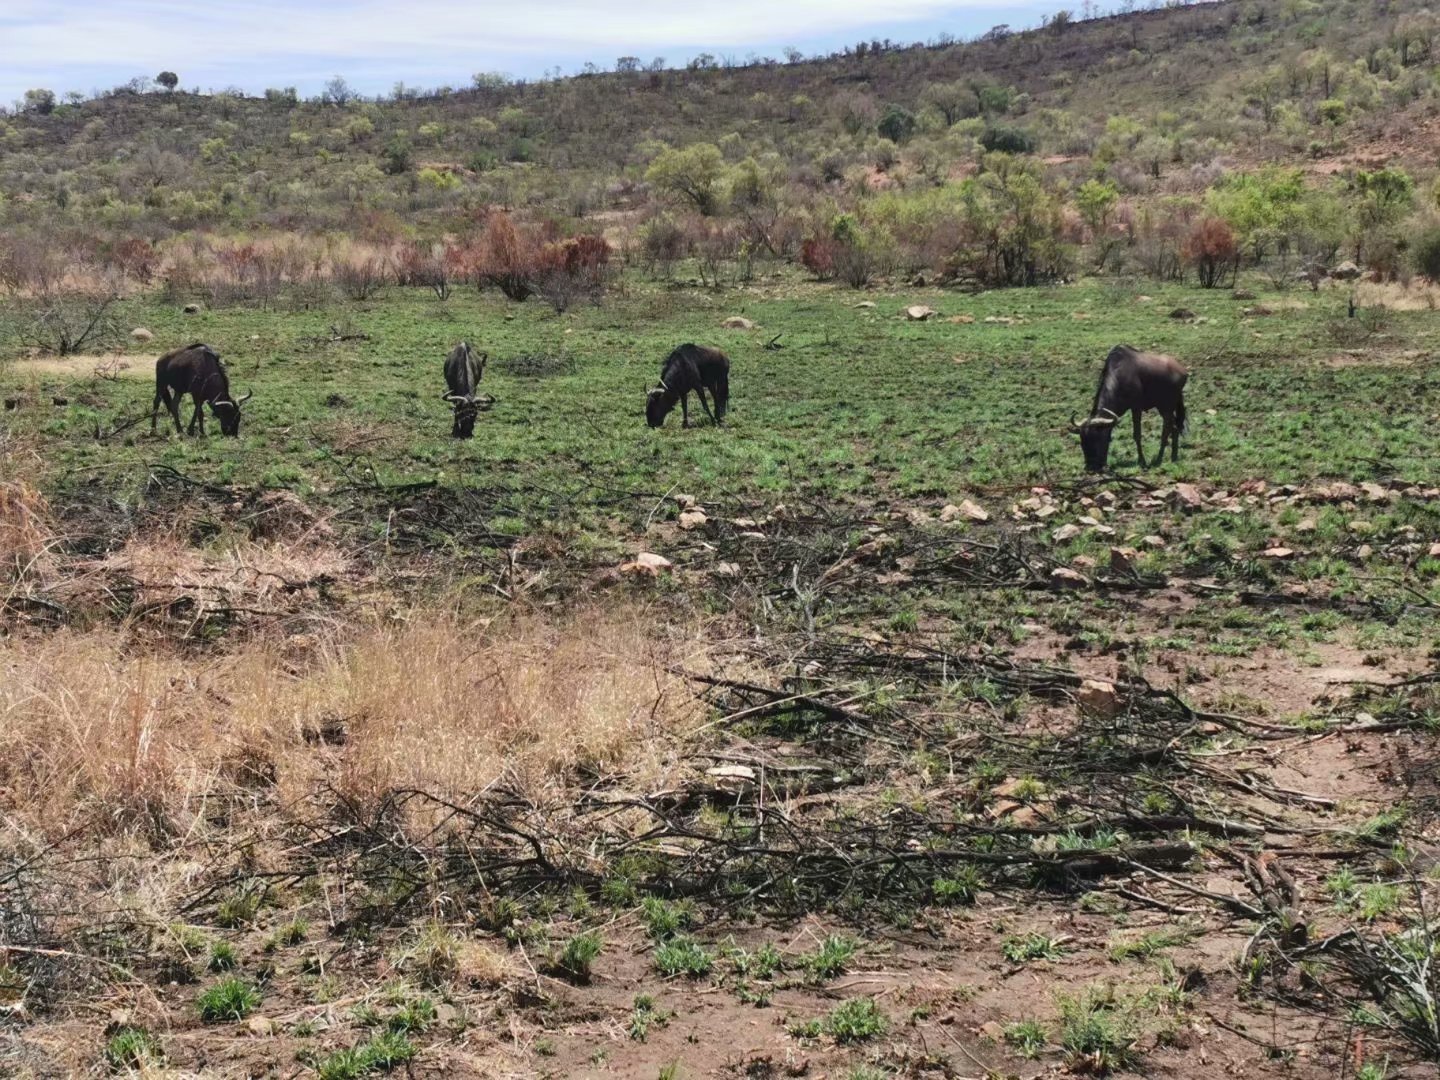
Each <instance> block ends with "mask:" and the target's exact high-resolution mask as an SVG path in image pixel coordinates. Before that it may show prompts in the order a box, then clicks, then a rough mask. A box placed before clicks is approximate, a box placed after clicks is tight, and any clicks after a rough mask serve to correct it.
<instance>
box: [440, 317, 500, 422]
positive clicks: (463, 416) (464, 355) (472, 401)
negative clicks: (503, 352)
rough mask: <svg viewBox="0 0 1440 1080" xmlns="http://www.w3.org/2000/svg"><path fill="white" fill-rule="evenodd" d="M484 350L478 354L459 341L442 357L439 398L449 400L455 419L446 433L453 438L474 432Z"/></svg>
mask: <svg viewBox="0 0 1440 1080" xmlns="http://www.w3.org/2000/svg"><path fill="white" fill-rule="evenodd" d="M488 359H489V355H488V354H487V353H480V354H479V355H478V356H477V355H476V354H475V352H474V351H473V350H472V349H471V348H470V346H469V344H468V343H466V342H464V341H462V342H460V344H459V345H456V346H455V348H453V349H452V350H450V355H449V356H447V357H446V358H445V386H446V390H445V393H444V394H442V395H441V400H442V401H448V402H450V405H451V406H452V407H453V408H454V410H455V420H454V423H453V424H451V426H450V434H451V435H453V436H454V437H455V438H457V439H468V438H470V437H471V436H472V435H474V434H475V415H476V413H478V412H479V411H480V404H479V402H478V401H477V400H476V397H475V391H476V389H477V388H478V387H479V385H480V380H481V378H483V377H484V375H485V361H486V360H488Z"/></svg>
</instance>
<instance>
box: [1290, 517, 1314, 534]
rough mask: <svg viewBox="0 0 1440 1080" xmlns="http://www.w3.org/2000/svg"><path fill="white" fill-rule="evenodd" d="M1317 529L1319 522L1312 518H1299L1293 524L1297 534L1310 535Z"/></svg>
mask: <svg viewBox="0 0 1440 1080" xmlns="http://www.w3.org/2000/svg"><path fill="white" fill-rule="evenodd" d="M1319 527H1320V522H1318V521H1317V520H1315V519H1314V518H1313V517H1306V518H1301V519H1300V520H1299V521H1297V522H1296V523H1295V531H1296V532H1297V533H1312V532H1314V531H1315V530H1316V529H1318V528H1319Z"/></svg>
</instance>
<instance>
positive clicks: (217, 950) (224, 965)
mask: <svg viewBox="0 0 1440 1080" xmlns="http://www.w3.org/2000/svg"><path fill="white" fill-rule="evenodd" d="M239 963H240V958H239V957H238V956H237V955H236V953H235V946H234V945H232V944H230V942H228V941H216V942H214V943H212V944H211V946H210V960H209V962H208V965H207V966H208V967H209V968H210V970H211V971H231V970H233V969H234V968H235V967H237V966H238V965H239Z"/></svg>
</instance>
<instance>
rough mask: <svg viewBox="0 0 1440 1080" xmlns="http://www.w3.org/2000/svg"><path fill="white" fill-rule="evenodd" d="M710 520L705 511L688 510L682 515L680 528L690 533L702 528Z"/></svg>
mask: <svg viewBox="0 0 1440 1080" xmlns="http://www.w3.org/2000/svg"><path fill="white" fill-rule="evenodd" d="M709 520H710V519H709V518H707V517H706V516H705V511H704V510H686V511H685V512H683V513H682V514H681V515H680V528H682V529H684V530H685V531H686V532H689V531H690V530H691V529H698V528H700V526H702V525H704V524H705V522H707V521H709Z"/></svg>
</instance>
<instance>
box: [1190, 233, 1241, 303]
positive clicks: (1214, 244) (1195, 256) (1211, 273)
mask: <svg viewBox="0 0 1440 1080" xmlns="http://www.w3.org/2000/svg"><path fill="white" fill-rule="evenodd" d="M1182 254H1183V255H1184V257H1185V261H1186V262H1187V263H1189V264H1190V265H1191V266H1193V267H1194V268H1195V276H1196V277H1197V278H1198V279H1199V281H1200V286H1201V288H1205V289H1213V288H1215V287H1216V286H1217V285H1220V284H1222V283H1223V282H1224V280H1225V277H1226V275H1227V274H1229V275H1230V276H1232V277H1233V276H1234V273H1235V270H1236V268H1237V267H1238V266H1239V263H1240V245H1239V244H1237V243H1236V242H1235V234H1234V233H1233V232H1231V231H1230V226H1229V225H1227V224H1225V222H1223V221H1221V220H1220V219H1219V218H1214V217H1209V218H1205V219H1203V220H1202V221H1200V222H1199V223H1198V224H1197V225H1196V226H1195V227H1194V228H1193V229H1191V230H1190V235H1189V236H1187V237H1186V238H1185V246H1184V248H1183V249H1182Z"/></svg>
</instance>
